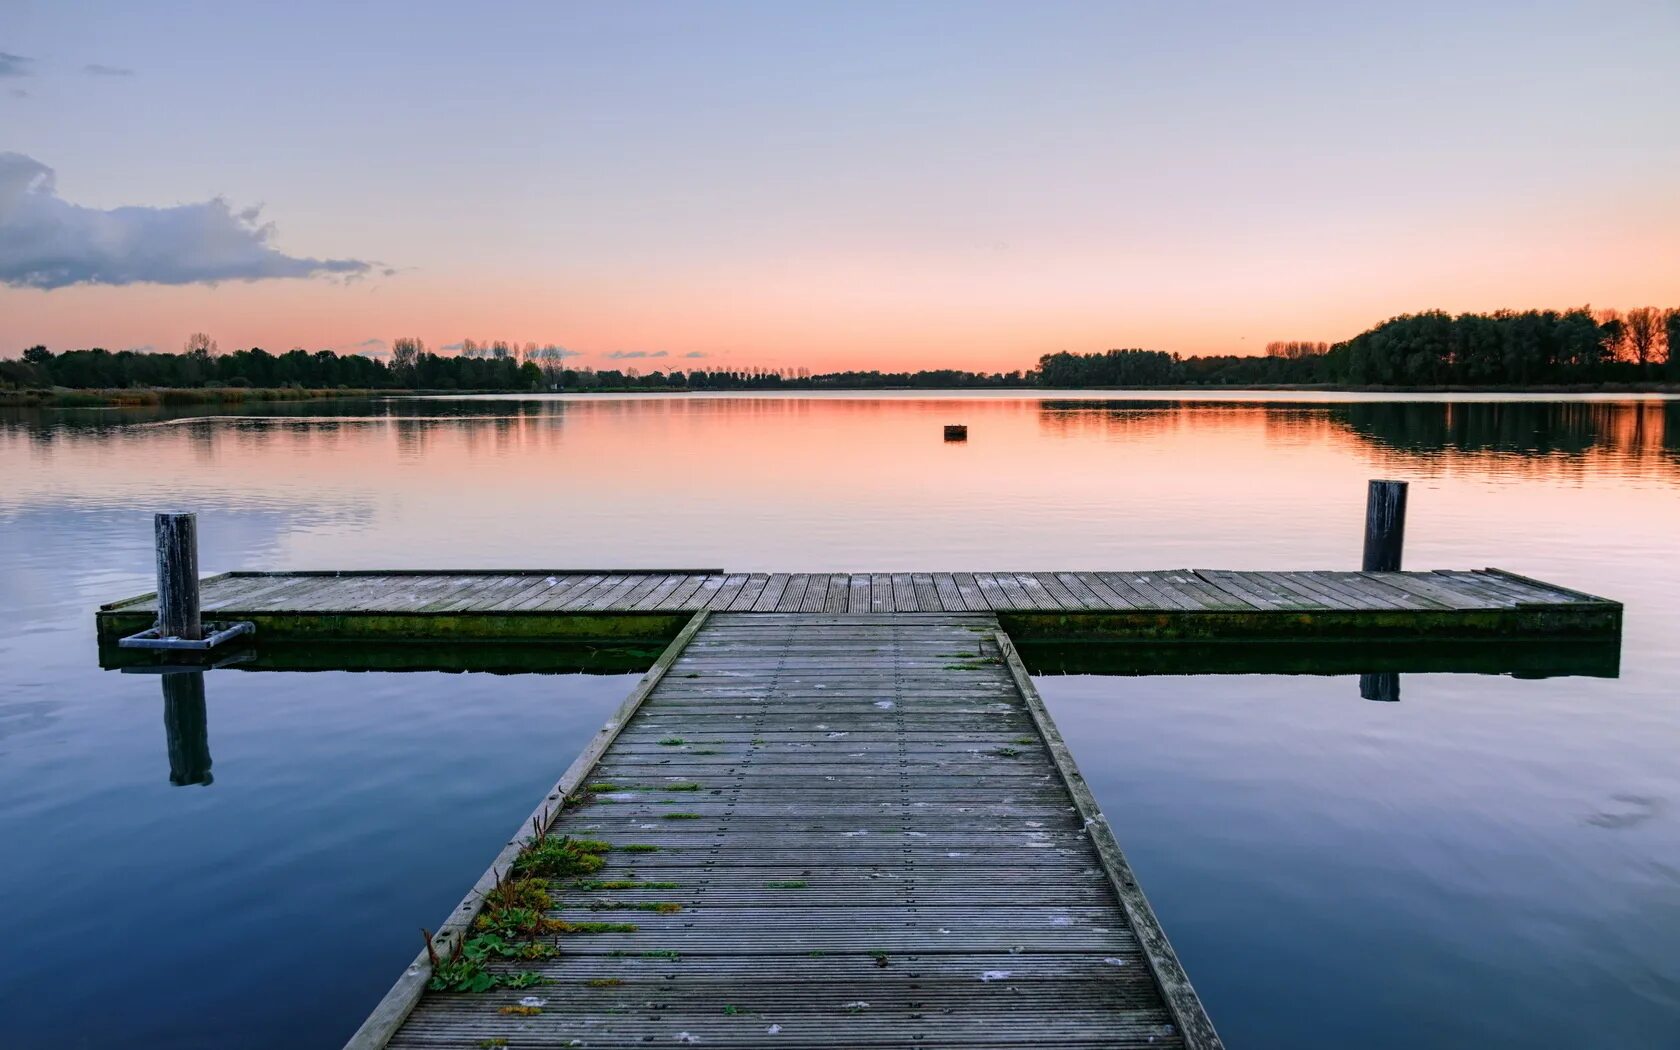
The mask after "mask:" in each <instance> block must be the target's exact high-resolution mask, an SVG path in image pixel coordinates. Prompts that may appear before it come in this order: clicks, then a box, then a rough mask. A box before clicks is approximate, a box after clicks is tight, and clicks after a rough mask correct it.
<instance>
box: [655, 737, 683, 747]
mask: <svg viewBox="0 0 1680 1050" xmlns="http://www.w3.org/2000/svg"><path fill="white" fill-rule="evenodd" d="M686 743H688V741H686V740H684V739H683V738H682V737H680V736H668V737H665V738H664V739H662V740H660V741H659V746H660V747H681V746H682V745H684V744H686Z"/></svg>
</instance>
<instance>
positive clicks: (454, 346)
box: [440, 343, 467, 354]
mask: <svg viewBox="0 0 1680 1050" xmlns="http://www.w3.org/2000/svg"><path fill="white" fill-rule="evenodd" d="M466 345H467V344H465V343H444V344H443V346H442V347H440V349H442V350H444V351H447V352H448V353H451V354H453V353H459V352H460V351H461V350H463V349H465V348H466Z"/></svg>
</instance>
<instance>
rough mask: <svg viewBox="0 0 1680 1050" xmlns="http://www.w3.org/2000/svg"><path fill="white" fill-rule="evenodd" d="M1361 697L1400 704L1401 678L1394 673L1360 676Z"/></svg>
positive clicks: (1386, 672)
mask: <svg viewBox="0 0 1680 1050" xmlns="http://www.w3.org/2000/svg"><path fill="white" fill-rule="evenodd" d="M1359 695H1360V697H1361V698H1363V699H1366V700H1377V701H1380V702H1383V703H1390V704H1397V703H1399V702H1400V676H1399V675H1398V674H1396V673H1395V672H1393V671H1378V672H1377V673H1376V674H1362V675H1360V676H1359Z"/></svg>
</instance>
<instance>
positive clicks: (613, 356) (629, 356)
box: [607, 350, 671, 361]
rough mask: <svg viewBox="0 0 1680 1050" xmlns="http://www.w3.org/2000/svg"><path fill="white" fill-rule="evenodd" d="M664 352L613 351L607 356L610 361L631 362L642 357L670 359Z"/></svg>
mask: <svg viewBox="0 0 1680 1050" xmlns="http://www.w3.org/2000/svg"><path fill="white" fill-rule="evenodd" d="M670 356H671V355H670V354H669V353H667V352H666V351H664V350H651V351H650V350H614V351H613V352H612V353H610V354H608V355H607V358H608V359H609V360H612V361H633V360H636V359H638V358H643V357H670Z"/></svg>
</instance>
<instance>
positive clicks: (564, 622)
mask: <svg viewBox="0 0 1680 1050" xmlns="http://www.w3.org/2000/svg"><path fill="white" fill-rule="evenodd" d="M200 601H201V604H202V607H203V613H204V615H205V616H206V617H214V618H215V619H217V620H227V621H248V622H250V623H252V624H254V625H255V627H256V636H257V638H258V639H260V641H262V642H289V641H315V640H323V641H325V640H331V641H404V642H409V641H451V642H461V641H468V640H473V639H482V640H486V641H498V642H508V641H518V640H567V639H570V640H593V641H609V640H646V639H659V640H665V641H668V640H670V639H671V638H673V637H675V636H676V634H677V632H678V631H680V630H682V628H683V625H684V624H686V623H687V622H688V620H689V618H690V617H691V616H693V614H695V613H697V612H700V611H702V610H705V611H709V612H752V613H990V614H995V615H996V616H997V617H998V620H999V622H1000V624H1001V625H1002V626H1003V627H1004V629H1005V630H1007V631H1008V632H1009V633H1010V635H1011V637H1013V638H1015V639H1016V640H1018V641H1019V640H1027V639H1062V640H1069V641H1073V640H1093V639H1094V640H1140V639H1159V640H1195V639H1205V640H1217V641H1236V640H1243V641H1280V640H1281V641H1305V640H1312V639H1343V640H1345V639H1384V640H1400V639H1410V640H1418V639H1430V638H1441V639H1463V638H1470V637H1483V638H1499V639H1513V638H1518V639H1522V638H1540V637H1578V638H1580V637H1586V638H1591V637H1610V636H1615V635H1617V634H1619V633H1620V630H1621V619H1622V607H1621V605H1620V603H1618V602H1613V601H1609V600H1607V599H1604V598H1599V597H1596V596H1594V595H1590V594H1584V593H1582V592H1580V591H1575V590H1570V589H1568V588H1565V587H1558V586H1555V585H1552V584H1548V583H1541V582H1539V581H1536V580H1530V579H1527V578H1525V577H1522V576H1518V575H1515V574H1513V573H1509V572H1505V571H1503V570H1500V569H1484V570H1477V571H1468V572H1460V571H1441V572H1324V571H1312V572H1228V571H1220V570H1212V569H1177V570H1168V571H1162V572H895V573H724V572H718V571H704V570H698V571H697V570H642V571H633V572H624V571H594V572H589V571H579V570H533V571H520V572H515V571H494V570H491V571H457V572H448V571H427V572H282V573H268V572H230V573H224V574H223V575H220V576H213V577H209V578H207V579H205V580H204V581H203V583H202V588H201V597H200ZM156 618H157V602H156V596H155V595H150V594H148V595H141V596H139V597H137V598H131V599H128V600H126V601H120V602H115V603H112V604H110V605H106V606H103V607H102V608H101V609H100V610H99V613H98V621H99V632H100V639H101V641H102V642H105V641H115V640H116V639H117V638H119V637H122V636H124V635H127V634H132V633H135V632H137V631H144V630H146V629H147V628H150V627H151V626H152V625H153V622H154V621H155V620H156Z"/></svg>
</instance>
